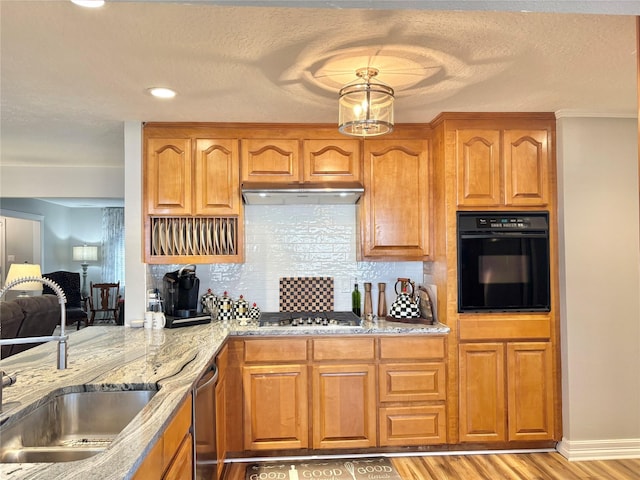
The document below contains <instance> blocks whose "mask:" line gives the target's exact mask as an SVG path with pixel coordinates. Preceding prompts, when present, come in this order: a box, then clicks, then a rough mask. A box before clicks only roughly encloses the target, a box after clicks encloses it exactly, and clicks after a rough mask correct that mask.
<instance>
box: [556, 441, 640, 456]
mask: <svg viewBox="0 0 640 480" xmlns="http://www.w3.org/2000/svg"><path fill="white" fill-rule="evenodd" d="M557 450H558V453H560V454H561V455H562V456H563V457H565V458H566V459H567V460H569V461H574V460H612V459H617V458H640V438H628V439H627V438H625V439H618V440H577V441H576V440H573V441H572V440H567V439H565V438H563V439H562V441H561V442H560V443H558V446H557Z"/></svg>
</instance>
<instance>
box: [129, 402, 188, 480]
mask: <svg viewBox="0 0 640 480" xmlns="http://www.w3.org/2000/svg"><path fill="white" fill-rule="evenodd" d="M192 411H193V409H192V399H191V395H189V396H188V397H187V398H186V399H185V400H184V401H183V403H182V405H181V406H180V408H179V409H178V411H177V412H176V414H175V416H174V417H173V419H172V420H171V422H170V423H169V425H168V426H167V428H166V430H165V431H164V432H163V433H162V436H161V437H160V438H159V439H158V441H157V442H156V444H155V445H154V446H153V448H152V449H151V451H150V452H149V454H148V455H147V458H145V459H144V461H143V462H142V465H140V468H138V470H137V471H136V473H135V474H134V476H133V477H132V478H133V479H134V480H155V479H163V480H169V479H184V478H191V477H192V476H193V438H192V436H191V422H192Z"/></svg>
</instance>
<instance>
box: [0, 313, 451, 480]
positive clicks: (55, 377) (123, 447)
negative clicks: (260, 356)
mask: <svg viewBox="0 0 640 480" xmlns="http://www.w3.org/2000/svg"><path fill="white" fill-rule="evenodd" d="M448 332H449V327H447V326H446V325H442V324H435V325H422V324H407V323H397V322H388V321H385V320H380V321H376V322H364V324H363V326H362V327H337V328H332V327H322V328H319V327H311V328H302V327H292V328H284V327H276V328H260V327H257V326H256V325H255V324H251V323H249V324H247V325H239V324H238V323H237V322H229V323H220V322H213V323H211V324H207V325H195V326H191V327H184V328H177V329H162V330H147V329H142V328H128V327H116V326H92V327H89V328H84V329H82V330H80V331H72V333H70V335H69V341H68V350H69V357H68V363H67V367H68V368H67V369H66V370H57V369H56V355H57V342H49V343H47V344H44V345H40V346H38V347H35V348H32V349H30V350H27V351H25V352H22V353H20V354H18V355H14V356H12V357H9V358H7V359H4V360H0V369H2V370H4V371H5V372H7V373H8V374H14V373H15V374H17V382H16V384H15V385H12V386H10V387H5V389H4V398H3V406H4V408H3V412H2V413H1V414H0V425H2V424H4V423H5V422H7V421H10V417H12V416H13V415H16V414H18V415H22V414H23V413H25V412H26V411H28V410H31V407H32V406H34V403H35V402H36V401H37V400H39V399H43V398H44V397H46V396H47V395H48V394H49V393H51V392H52V391H54V390H59V389H65V390H68V391H77V390H78V387H79V386H82V385H91V386H94V387H95V388H98V389H111V390H123V389H139V388H143V387H147V388H148V387H149V386H151V387H153V388H157V387H159V390H158V393H156V394H155V396H154V397H153V398H152V399H151V401H150V402H149V403H148V404H147V405H146V406H145V407H144V409H143V410H142V411H141V412H140V413H139V414H138V415H137V416H136V417H135V418H134V420H133V421H132V422H131V423H130V424H129V425H128V426H127V427H126V428H125V429H124V430H123V431H122V432H121V433H120V434H119V435H118V436H117V437H116V439H115V440H114V441H113V442H112V443H111V445H110V446H109V447H108V448H107V449H106V450H105V451H104V452H102V453H100V454H98V455H95V456H93V457H90V458H88V459H86V460H78V461H75V462H61V463H5V464H0V478H2V479H3V480H12V479H34V480H35V479H38V480H40V479H42V480H44V479H46V480H53V479H65V480H67V479H69V480H72V479H82V480H88V479H100V480H105V479H127V478H130V477H131V476H132V475H133V473H134V472H135V471H136V470H137V468H138V466H139V465H140V463H141V462H142V460H143V459H144V457H145V456H146V455H147V453H148V452H149V450H150V449H151V447H152V446H153V444H154V443H155V440H156V439H157V438H158V437H159V435H160V432H161V431H163V430H164V428H165V427H166V425H167V424H168V423H169V421H170V419H171V418H172V417H173V414H174V412H175V411H176V410H177V408H178V407H179V406H180V405H181V403H182V401H183V400H184V399H185V398H186V397H187V395H188V394H189V392H190V391H191V388H192V387H193V385H194V383H195V381H196V380H197V379H198V377H199V376H200V375H201V374H202V373H203V372H204V371H205V369H206V368H207V366H208V365H209V363H210V361H211V359H212V357H213V356H214V355H215V354H216V352H217V351H218V349H219V348H220V346H221V345H222V344H223V342H224V340H225V339H226V338H227V337H228V336H230V335H231V336H247V337H249V336H274V335H327V334H339V335H362V334H375V335H386V334H393V335H434V334H446V333H448ZM96 413H97V414H99V412H96Z"/></svg>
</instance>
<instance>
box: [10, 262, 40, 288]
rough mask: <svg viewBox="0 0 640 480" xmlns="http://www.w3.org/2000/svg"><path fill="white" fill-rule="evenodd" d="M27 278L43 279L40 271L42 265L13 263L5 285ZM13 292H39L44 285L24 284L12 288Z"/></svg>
mask: <svg viewBox="0 0 640 480" xmlns="http://www.w3.org/2000/svg"><path fill="white" fill-rule="evenodd" d="M25 277H38V278H42V272H41V271H40V265H38V264H32V263H12V264H11V266H10V267H9V273H8V274H7V280H6V281H5V285H8V284H9V283H11V282H13V281H14V280H18V279H19V278H25ZM11 290H20V291H24V292H27V291H29V292H37V291H42V283H40V282H22V283H19V284H18V285H16V286H14V287H12V288H11Z"/></svg>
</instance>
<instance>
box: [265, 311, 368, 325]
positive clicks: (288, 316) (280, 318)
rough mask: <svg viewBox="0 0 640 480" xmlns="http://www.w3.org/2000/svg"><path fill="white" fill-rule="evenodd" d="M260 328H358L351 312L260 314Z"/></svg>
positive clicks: (356, 318)
mask: <svg viewBox="0 0 640 480" xmlns="http://www.w3.org/2000/svg"><path fill="white" fill-rule="evenodd" d="M260 326H261V327H304V328H308V327H320V328H322V327H325V328H326V327H360V326H361V320H360V318H359V317H358V316H357V315H356V314H355V313H353V312H262V313H261V314H260Z"/></svg>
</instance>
